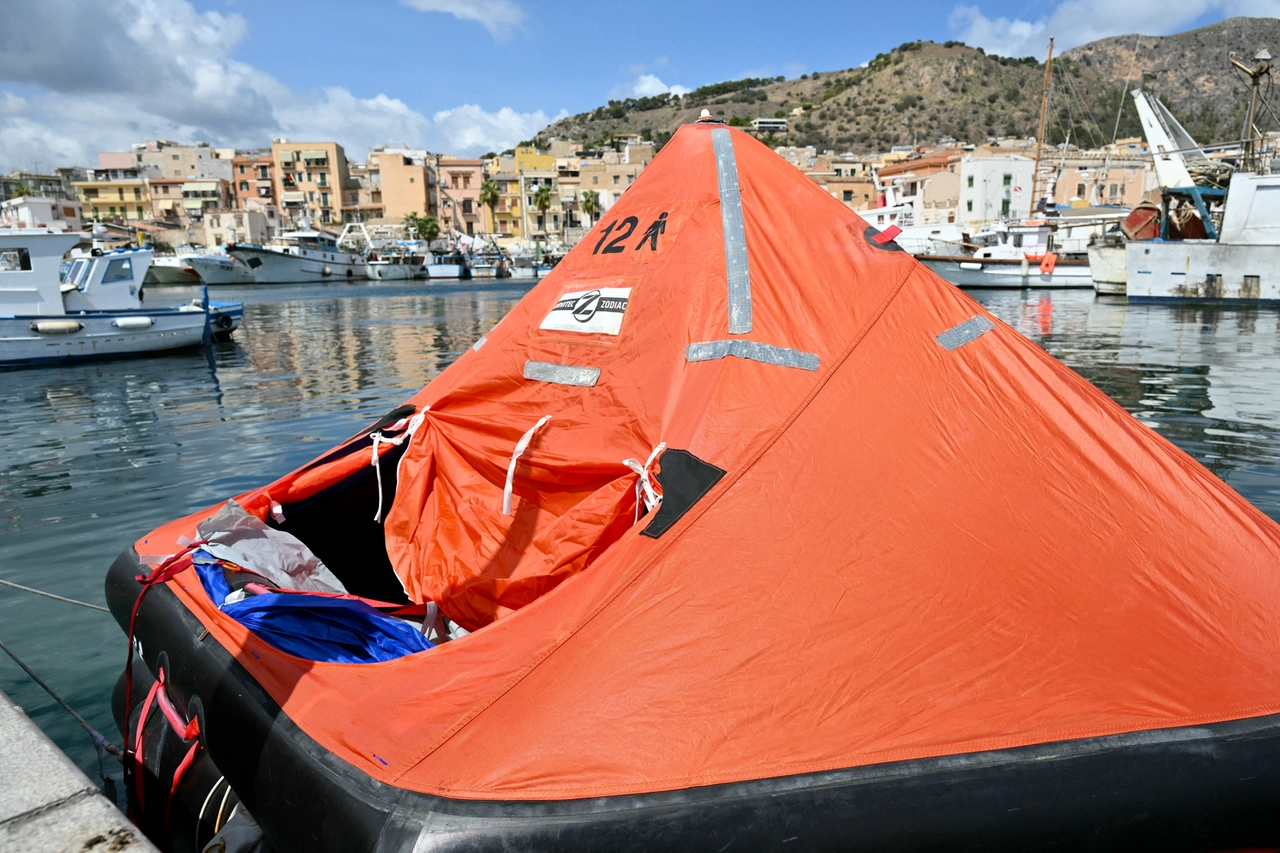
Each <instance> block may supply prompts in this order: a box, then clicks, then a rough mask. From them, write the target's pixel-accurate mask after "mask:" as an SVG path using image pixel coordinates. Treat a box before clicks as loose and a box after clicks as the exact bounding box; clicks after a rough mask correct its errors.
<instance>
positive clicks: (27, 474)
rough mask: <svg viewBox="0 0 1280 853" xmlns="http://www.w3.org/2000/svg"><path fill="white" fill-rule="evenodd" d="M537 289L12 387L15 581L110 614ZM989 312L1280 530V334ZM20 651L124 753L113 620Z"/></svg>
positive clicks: (1, 526)
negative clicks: (111, 589) (135, 551)
mask: <svg viewBox="0 0 1280 853" xmlns="http://www.w3.org/2000/svg"><path fill="white" fill-rule="evenodd" d="M532 284H533V282H529V283H528V285H525V284H523V283H510V282H506V283H495V284H492V285H476V284H470V283H469V284H467V285H458V286H454V285H440V284H434V283H433V284H430V285H427V284H421V283H418V284H405V285H398V286H397V285H369V284H356V285H349V284H336V285H330V286H318V285H317V286H307V285H297V286H275V287H259V288H251V289H244V290H235V289H225V290H220V291H219V292H218V294H217V296H218V298H224V299H233V300H243V301H245V302H246V307H245V319H244V324H243V326H242V328H241V330H240V331H239V332H238V333H237V334H236V335H235V340H234V341H232V342H230V343H225V344H217V345H215V346H214V347H213V348H211V349H210V350H208V351H199V350H198V351H193V352H190V353H185V354H175V355H170V356H166V357H158V358H145V359H131V360H123V361H113V362H98V363H93V364H84V365H76V366H70V367H46V368H36V369H27V370H13V371H7V372H0V449H3V454H2V455H0V579H4V580H9V581H13V582H16V583H20V584H25V585H27V586H31V587H37V588H39V589H43V590H47V591H49V592H53V593H56V594H59V595H63V596H67V597H70V598H75V599H79V600H83V601H87V602H91V603H95V604H102V603H103V593H102V583H103V577H104V574H105V572H106V569H107V567H108V566H109V565H110V563H111V561H112V560H113V559H114V558H115V556H116V555H117V554H118V553H119V552H120V551H122V550H123V549H125V548H127V547H128V546H129V545H130V543H132V542H133V541H134V540H135V539H136V538H137V537H138V536H139V535H140V534H142V533H145V532H146V531H148V530H150V529H152V528H154V527H156V526H157V525H159V524H161V523H163V522H165V521H169V520H171V519H173V518H176V517H178V516H181V515H185V514H187V513H189V512H192V511H195V510H197V509H200V508H202V507H205V506H208V505H209V504H212V503H214V502H216V501H218V500H221V499H223V498H225V497H227V496H229V495H232V494H235V493H237V492H241V491H245V490H247V489H249V488H251V487H253V486H257V485H260V484H262V483H264V482H267V481H269V480H271V479H274V478H276V477H278V476H280V475H281V474H284V473H285V472H287V471H289V470H291V469H293V468H295V467H297V466H299V465H302V464H304V463H306V462H307V461H309V460H311V459H312V458H314V457H315V456H317V455H319V454H321V453H323V452H324V451H326V450H328V449H329V448H330V447H331V446H333V445H334V444H336V443H338V442H339V441H341V440H343V439H345V438H347V437H348V436H350V435H351V434H353V433H355V432H357V431H358V430H360V429H361V428H363V427H364V426H366V425H367V424H369V423H370V422H372V421H373V420H375V419H377V418H378V417H380V416H381V415H382V414H384V413H385V412H386V411H388V410H389V409H392V408H394V407H395V406H397V405H398V404H400V403H401V402H403V400H404V399H405V398H407V397H408V396H410V395H411V394H413V393H415V392H416V391H418V390H419V389H420V388H421V387H422V386H424V385H425V384H427V382H429V381H430V380H431V378H432V377H434V376H435V375H437V374H438V373H439V372H440V371H441V370H442V369H444V368H445V367H446V366H448V365H449V364H450V363H451V362H452V361H453V360H454V359H456V358H457V357H458V356H459V355H461V354H462V353H463V352H465V350H466V348H467V347H468V346H470V345H471V344H472V343H473V342H474V341H475V340H476V339H477V338H479V337H480V336H481V335H482V334H484V333H486V332H487V331H488V330H489V329H491V328H492V327H493V325H494V324H495V323H496V322H497V321H498V320H499V319H500V318H501V317H502V316H503V315H504V314H505V313H506V312H507V311H508V310H510V308H511V307H512V306H513V305H514V304H515V303H516V302H517V301H518V300H519V298H520V297H521V296H522V295H523V293H524V292H525V290H527V287H528V286H529V285H532ZM189 296H190V294H188V293H186V292H183V291H181V290H163V291H162V290H159V289H157V290H155V291H153V292H152V294H151V296H150V298H151V299H156V300H161V301H166V302H167V301H173V302H177V301H179V300H181V299H185V298H189ZM976 298H977V299H978V300H979V301H980V302H982V303H983V304H984V305H985V306H986V307H987V308H988V309H989V310H990V311H992V312H993V313H994V314H996V315H997V316H999V317H1000V318H1002V319H1003V320H1005V321H1006V322H1008V323H1009V324H1011V325H1012V326H1013V327H1014V328H1015V329H1017V330H1018V331H1019V332H1021V333H1022V334H1024V335H1026V336H1027V337H1028V338H1030V339H1031V340H1033V341H1034V342H1035V343H1037V344H1038V345H1039V346H1041V347H1043V348H1044V349H1045V350H1047V351H1048V352H1049V353H1051V354H1052V355H1053V356H1055V357H1056V358H1058V359H1060V360H1062V361H1063V362H1064V363H1065V364H1067V365H1068V366H1070V367H1071V368H1073V369H1074V370H1076V371H1077V372H1079V373H1080V374H1081V375H1083V376H1084V377H1085V378H1086V379H1088V380H1089V381H1090V382H1092V383H1093V384H1094V385H1096V386H1097V387H1099V388H1100V389H1102V390H1103V391H1104V392H1105V393H1107V394H1108V395H1109V396H1111V397H1112V398H1113V399H1114V400H1116V401H1117V402H1118V403H1120V405H1122V406H1123V407H1124V408H1125V409H1127V410H1128V411H1129V412H1131V413H1132V414H1133V415H1134V416H1135V417H1137V418H1138V419H1139V420H1141V421H1142V422H1144V423H1146V424H1148V425H1149V426H1151V427H1152V428H1153V429H1156V430H1158V431H1159V432H1160V433H1162V434H1163V435H1165V436H1166V437H1168V438H1169V439H1171V440H1172V441H1174V442H1175V443H1176V444H1178V445H1179V446H1180V447H1182V448H1183V449H1184V450H1186V451H1187V452H1188V453H1190V454H1191V455H1192V456H1193V457H1195V458H1196V459H1197V460H1198V461H1200V462H1201V463H1202V464H1204V465H1205V466H1206V467H1208V468H1209V469H1210V470H1211V471H1213V472H1214V473H1215V474H1217V475H1218V476H1219V477H1221V478H1222V479H1224V480H1225V481H1226V482H1228V483H1229V484H1231V486H1233V487H1234V488H1235V489H1237V490H1238V491H1239V492H1240V493H1241V494H1243V495H1244V496H1245V497H1246V498H1247V499H1248V500H1250V501H1251V502H1253V504H1254V505H1256V506H1257V507H1258V508H1260V509H1261V510H1262V511H1263V512H1265V513H1267V514H1268V515H1269V516H1271V517H1272V518H1275V519H1277V520H1280V352H1278V351H1277V332H1278V331H1280V330H1278V328H1277V325H1278V320H1280V313H1277V312H1275V311H1269V310H1261V309H1254V308H1204V307H1197V308H1177V307H1169V306H1164V305H1160V306H1134V305H1128V304H1126V303H1125V302H1124V301H1123V299H1110V298H1104V297H1095V296H1094V294H1093V293H1092V292H1091V291H1078V290H1075V291H1002V292H997V291H992V292H985V293H979V294H976ZM0 640H3V641H4V642H5V643H6V644H7V645H9V646H10V648H12V649H13V650H14V652H15V653H17V654H18V655H20V656H21V657H23V658H24V659H25V660H26V662H27V663H28V664H29V665H31V666H32V667H33V668H34V669H35V671H36V672H38V673H40V674H41V675H42V676H43V677H44V678H45V680H46V681H48V682H49V684H50V685H51V686H52V687H53V688H54V689H55V690H57V691H58V692H59V693H61V694H62V696H63V697H64V698H65V699H66V700H67V701H68V702H69V703H70V704H71V705H72V706H73V707H75V708H76V709H77V710H79V711H80V712H81V713H82V714H84V715H85V716H86V717H88V719H89V720H90V722H91V723H92V724H93V725H94V726H96V727H97V728H98V729H99V730H101V731H102V732H103V733H105V734H106V735H107V736H108V737H109V738H111V739H116V738H118V733H117V732H116V730H115V725H114V723H113V722H112V719H111V713H110V709H109V707H108V704H107V700H108V697H109V696H110V692H111V688H112V686H113V684H114V683H115V680H116V677H117V675H118V674H119V672H120V670H121V668H122V666H123V664H124V660H125V654H126V649H125V642H124V637H123V635H122V634H121V632H120V630H119V629H118V628H117V627H116V625H115V622H114V620H113V619H112V618H111V617H110V616H109V615H107V614H105V613H102V612H99V611H95V610H90V609H85V608H80V607H75V606H73V605H70V604H66V603H62V602H58V601H53V600H50V599H45V598H39V597H36V596H32V595H30V594H27V593H24V592H20V591H16V590H13V589H9V588H5V587H0ZM0 689H2V690H4V691H5V692H7V693H8V694H9V695H10V696H12V697H13V698H14V699H15V700H16V701H17V702H18V703H19V704H20V705H22V707H23V708H24V709H25V710H26V711H27V713H28V714H29V715H30V716H31V717H32V718H33V719H34V720H35V721H36V722H37V723H38V724H39V725H40V726H41V727H42V728H43V729H44V730H45V731H46V732H48V733H49V735H50V736H51V737H52V738H53V739H54V741H55V742H56V743H57V744H58V745H59V746H61V747H62V748H63V749H64V750H66V751H67V752H68V754H69V755H71V757H72V758H73V759H74V760H75V761H76V762H77V763H78V764H79V765H80V766H81V767H82V768H83V769H84V770H85V772H86V773H88V774H89V775H90V777H91V778H97V775H98V762H97V757H96V754H95V751H94V748H93V745H92V743H91V742H90V740H89V738H88V737H86V736H85V734H84V733H83V731H82V730H81V729H80V728H79V726H78V725H77V724H76V723H75V722H74V721H73V720H72V719H71V718H70V717H68V716H67V715H66V714H65V713H64V712H63V711H62V710H61V709H59V708H58V707H57V706H56V705H55V704H54V703H53V702H52V700H50V699H49V698H48V697H47V696H46V695H45V694H44V693H43V692H41V691H40V689H39V688H38V687H36V686H35V685H34V684H32V683H30V682H29V681H28V680H27V679H26V677H25V676H24V675H23V674H22V673H21V672H20V671H19V670H18V669H17V667H15V666H12V665H11V664H10V663H9V662H8V660H7V659H0ZM108 769H109V770H113V774H114V775H115V776H116V777H117V778H118V777H119V770H118V766H117V767H115V768H114V769H113V768H110V767H108Z"/></svg>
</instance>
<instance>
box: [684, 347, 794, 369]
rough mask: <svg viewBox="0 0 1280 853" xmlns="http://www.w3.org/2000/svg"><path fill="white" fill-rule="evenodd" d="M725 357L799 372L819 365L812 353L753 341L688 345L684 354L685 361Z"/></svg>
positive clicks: (711, 359)
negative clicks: (796, 369) (788, 368)
mask: <svg viewBox="0 0 1280 853" xmlns="http://www.w3.org/2000/svg"><path fill="white" fill-rule="evenodd" d="M727 355H731V356H734V357H735V358H746V359H750V360H751V361H759V362H762V363H764V364H777V365H780V366H781V367H798V368H800V369H801V370H817V369H818V364H819V361H818V356H817V355H815V354H814V353H811V352H801V351H800V350H798V349H787V348H786V347H774V346H769V345H768V344H758V343H756V342H755V341H704V342H702V343H697V344H689V347H688V348H687V349H686V350H685V353H684V357H685V360H686V361H713V360H715V359H717V358H724V357H725V356H727Z"/></svg>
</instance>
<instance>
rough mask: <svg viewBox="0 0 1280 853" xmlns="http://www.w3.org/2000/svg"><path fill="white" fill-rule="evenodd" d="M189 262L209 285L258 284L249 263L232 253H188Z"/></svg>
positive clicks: (187, 260) (187, 259) (201, 279)
mask: <svg viewBox="0 0 1280 853" xmlns="http://www.w3.org/2000/svg"><path fill="white" fill-rule="evenodd" d="M186 262H187V264H188V265H189V266H190V267H191V268H192V269H193V270H195V271H196V273H198V274H199V276H200V281H201V282H203V283H204V284H209V285H224V284H226V285H246V284H257V283H258V279H257V277H256V276H255V275H254V274H253V270H252V269H250V268H249V265H248V264H244V263H241V262H240V261H239V260H237V259H236V258H234V257H232V256H230V255H212V254H204V255H188V256H187V257H186Z"/></svg>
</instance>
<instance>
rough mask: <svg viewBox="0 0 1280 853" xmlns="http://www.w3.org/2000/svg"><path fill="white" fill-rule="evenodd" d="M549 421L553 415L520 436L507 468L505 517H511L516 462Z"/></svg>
mask: <svg viewBox="0 0 1280 853" xmlns="http://www.w3.org/2000/svg"><path fill="white" fill-rule="evenodd" d="M549 420H551V415H544V416H543V417H542V419H541V420H539V421H538V422H537V423H536V424H534V425H533V426H532V427H530V428H529V431H528V432H526V433H525V434H524V435H522V436H520V440H519V441H517V442H516V449H515V450H513V451H512V452H511V464H510V465H508V466H507V485H506V486H505V487H504V488H503V489H502V514H503V515H511V488H512V483H513V481H514V480H515V476H516V462H518V461H520V457H521V455H523V454H524V452H525V450H527V449H528V447H529V442H530V441H533V434H534V433H535V432H537V431H538V429H539V428H541V426H542V425H543V424H545V423H546V422H547V421H549Z"/></svg>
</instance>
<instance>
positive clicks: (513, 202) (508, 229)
mask: <svg viewBox="0 0 1280 853" xmlns="http://www.w3.org/2000/svg"><path fill="white" fill-rule="evenodd" d="M489 180H491V181H493V182H494V184H496V185H497V187H498V206H497V208H496V209H494V211H493V218H492V221H491V222H490V223H489V231H490V233H493V234H497V235H498V236H500V237H520V236H521V235H523V234H524V229H523V228H522V227H521V215H520V210H521V207H520V176H519V175H517V174H516V173H515V172H497V173H495V174H493V175H492V176H490V178H489Z"/></svg>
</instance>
